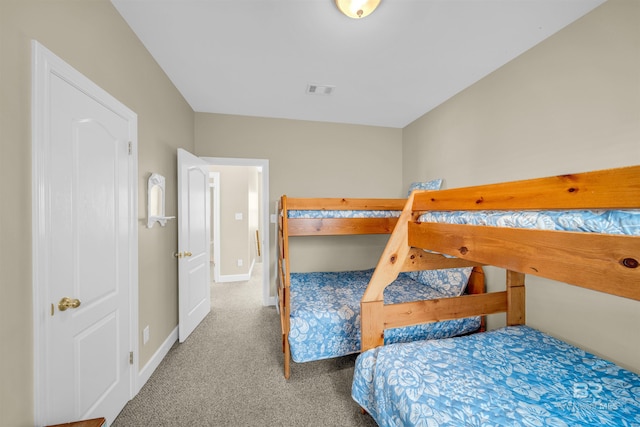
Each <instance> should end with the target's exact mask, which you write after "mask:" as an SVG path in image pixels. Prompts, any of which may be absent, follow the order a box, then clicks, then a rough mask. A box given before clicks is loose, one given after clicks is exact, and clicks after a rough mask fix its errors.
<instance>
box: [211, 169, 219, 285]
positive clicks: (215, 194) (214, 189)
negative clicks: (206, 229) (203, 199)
mask: <svg viewBox="0 0 640 427" xmlns="http://www.w3.org/2000/svg"><path fill="white" fill-rule="evenodd" d="M209 176H210V177H211V228H212V233H211V237H212V239H211V248H212V250H213V252H212V257H211V259H212V260H213V281H214V282H219V281H220V237H219V236H220V172H209Z"/></svg>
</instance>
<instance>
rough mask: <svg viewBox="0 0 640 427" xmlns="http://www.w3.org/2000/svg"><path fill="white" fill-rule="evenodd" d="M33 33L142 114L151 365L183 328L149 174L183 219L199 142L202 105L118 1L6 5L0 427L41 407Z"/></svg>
mask: <svg viewBox="0 0 640 427" xmlns="http://www.w3.org/2000/svg"><path fill="white" fill-rule="evenodd" d="M31 39H36V40H38V41H39V42H40V43H42V44H43V45H44V46H46V47H47V48H48V49H50V50H51V51H53V53H55V54H56V55H57V56H59V57H61V58H62V59H63V60H64V61H66V62H67V63H69V64H70V65H71V66H73V67H75V68H76V69H77V70H78V71H80V72H81V73H83V74H84V75H85V76H87V77H88V78H89V79H91V80H93V81H94V82H95V83H96V84H97V85H98V86H100V87H102V88H103V89H105V90H106V91H107V92H109V93H110V94H111V95H113V96H114V97H116V98H117V99H118V100H120V101H121V102H122V103H123V104H125V105H126V106H127V107H129V108H130V109H132V110H133V111H134V112H136V113H137V114H138V142H139V150H138V158H139V161H138V171H139V182H138V184H139V185H138V191H139V217H140V223H139V299H140V304H139V305H140V307H139V309H140V316H139V322H140V323H139V326H140V330H142V328H143V327H144V326H146V325H149V326H150V331H151V340H150V341H149V343H148V344H147V345H146V346H142V343H140V350H141V354H140V355H139V366H141V367H142V366H144V364H145V363H146V362H147V361H148V360H149V358H150V357H151V356H152V355H153V353H155V351H156V350H157V349H158V347H159V346H160V344H161V342H162V341H163V340H164V339H166V338H167V336H169V334H170V332H171V331H172V330H173V329H174V328H175V327H176V325H177V287H176V281H177V270H176V261H175V258H173V256H172V254H173V252H174V251H175V250H176V246H177V229H176V224H175V221H170V222H169V223H168V224H167V226H166V227H164V228H162V227H158V226H156V227H154V228H152V229H147V228H145V226H144V223H145V222H146V221H144V217H145V216H146V182H147V181H146V180H147V178H148V176H149V175H150V174H151V172H158V173H160V174H163V175H164V176H165V177H166V179H167V214H168V215H175V214H176V212H177V206H176V202H175V200H176V149H177V148H178V147H182V148H185V149H187V150H190V151H193V141H194V136H193V118H194V114H193V111H192V109H191V108H190V107H189V105H188V104H187V103H186V102H185V101H184V99H183V98H182V97H181V95H180V94H179V93H178V92H177V90H176V89H175V88H174V87H173V85H172V84H171V83H170V81H169V80H168V78H167V77H166V76H165V74H164V73H163V72H162V71H161V70H160V68H159V67H158V65H157V64H156V63H155V61H154V60H153V59H152V58H151V56H150V55H149V53H148V52H147V51H146V50H145V48H144V47H143V45H142V44H141V43H140V42H139V41H138V39H137V38H136V36H135V35H134V34H133V32H132V31H131V30H130V29H129V27H128V26H127V25H126V23H125V22H124V20H122V19H121V17H120V15H119V14H118V13H117V11H116V10H115V9H114V8H113V6H112V5H111V3H110V2H109V1H108V0H92V1H75V0H57V1H51V0H43V1H36V0H1V1H0V41H1V44H0V49H1V51H0V75H1V76H2V79H1V80H0V93H1V97H0V120H1V123H0V144H1V147H2V148H1V150H2V151H1V152H2V155H1V157H0V162H1V166H0V174H1V176H2V179H0V185H1V186H2V193H1V194H2V206H1V207H0V216H1V219H0V231H1V237H0V241H1V242H2V245H1V248H2V249H1V250H2V252H1V256H0V280H2V282H1V286H0V288H1V290H2V297H3V300H4V301H5V304H3V309H2V310H1V311H0V313H1V316H2V317H1V320H0V341H1V342H2V344H1V345H0V425H2V426H12V427H15V426H18V427H20V426H32V425H33V410H34V409H33V342H32V341H33V335H32V327H33V321H32V316H33V315H32V283H31V269H32V266H31V130H30V129H31V120H30V114H31V101H30V99H31V98H30V97H31V46H30V42H31ZM7 301H9V303H6V302H7ZM139 335H141V334H139Z"/></svg>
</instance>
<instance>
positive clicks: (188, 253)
mask: <svg viewBox="0 0 640 427" xmlns="http://www.w3.org/2000/svg"><path fill="white" fill-rule="evenodd" d="M191 255H193V254H192V253H191V252H185V253H184V256H191Z"/></svg>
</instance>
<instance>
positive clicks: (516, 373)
mask: <svg viewBox="0 0 640 427" xmlns="http://www.w3.org/2000/svg"><path fill="white" fill-rule="evenodd" d="M352 397H353V399H354V400H355V401H356V402H357V403H358V404H359V405H360V406H361V407H362V408H364V409H365V410H366V411H368V412H369V414H371V415H372V417H373V418H374V419H375V421H376V422H377V423H378V425H379V426H381V427H384V426H442V427H444V426H556V427H560V426H596V425H597V426H640V376H639V375H637V374H635V373H633V372H630V371H627V370H624V369H622V368H620V367H618V366H617V365H615V364H613V363H611V362H608V361H605V360H603V359H600V358H598V357H596V356H594V355H592V354H589V353H586V352H585V351H583V350H580V349H578V348H576V347H574V346H571V345H569V344H567V343H565V342H563V341H560V340H558V339H555V338H552V337H550V336H548V335H546V334H544V333H542V332H540V331H537V330H535V329H532V328H529V327H527V326H511V327H506V328H503V329H499V330H495V331H491V332H485V333H480V334H474V335H470V336H467V337H459V338H451V339H445V340H440V341H428V342H427V341H424V342H416V343H409V344H399V345H390V346H385V347H378V348H375V349H372V350H369V351H367V352H364V353H362V354H361V355H360V356H358V359H357V361H356V368H355V372H354V378H353V387H352Z"/></svg>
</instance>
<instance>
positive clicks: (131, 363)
mask: <svg viewBox="0 0 640 427" xmlns="http://www.w3.org/2000/svg"><path fill="white" fill-rule="evenodd" d="M129 365H133V351H130V352H129Z"/></svg>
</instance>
